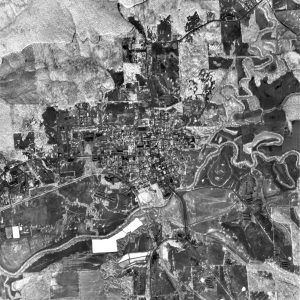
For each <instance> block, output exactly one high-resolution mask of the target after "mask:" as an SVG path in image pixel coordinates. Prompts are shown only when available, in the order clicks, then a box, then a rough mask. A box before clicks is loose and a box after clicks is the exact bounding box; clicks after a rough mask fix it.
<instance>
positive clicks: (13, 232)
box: [5, 226, 20, 239]
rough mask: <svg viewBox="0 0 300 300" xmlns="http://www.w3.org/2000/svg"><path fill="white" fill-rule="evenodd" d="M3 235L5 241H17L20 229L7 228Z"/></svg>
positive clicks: (15, 227) (17, 227)
mask: <svg viewBox="0 0 300 300" xmlns="http://www.w3.org/2000/svg"><path fill="white" fill-rule="evenodd" d="M5 234H6V238H7V239H11V238H13V239H19V238H20V229H19V226H9V227H6V228H5Z"/></svg>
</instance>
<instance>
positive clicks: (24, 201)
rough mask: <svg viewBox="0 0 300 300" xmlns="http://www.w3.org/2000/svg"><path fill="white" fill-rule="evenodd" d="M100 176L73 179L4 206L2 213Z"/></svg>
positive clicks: (1, 209) (89, 175) (0, 208)
mask: <svg viewBox="0 0 300 300" xmlns="http://www.w3.org/2000/svg"><path fill="white" fill-rule="evenodd" d="M99 174H100V173H93V174H88V175H84V176H81V177H78V178H75V179H73V180H71V181H68V182H66V183H63V184H60V185H58V186H56V187H54V188H53V189H50V190H48V191H45V192H43V193H41V194H38V195H35V196H32V197H27V198H24V199H22V200H21V201H18V202H15V203H12V204H8V205H5V206H2V207H0V212H2V211H5V210H8V209H10V208H13V207H15V206H18V205H21V204H24V203H26V202H29V201H32V200H34V199H37V198H39V197H42V196H44V195H47V194H49V193H52V192H55V191H57V190H58V189H60V188H62V187H65V186H68V185H71V184H73V183H76V182H78V181H81V180H83V179H85V178H88V177H91V176H95V175H99Z"/></svg>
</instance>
